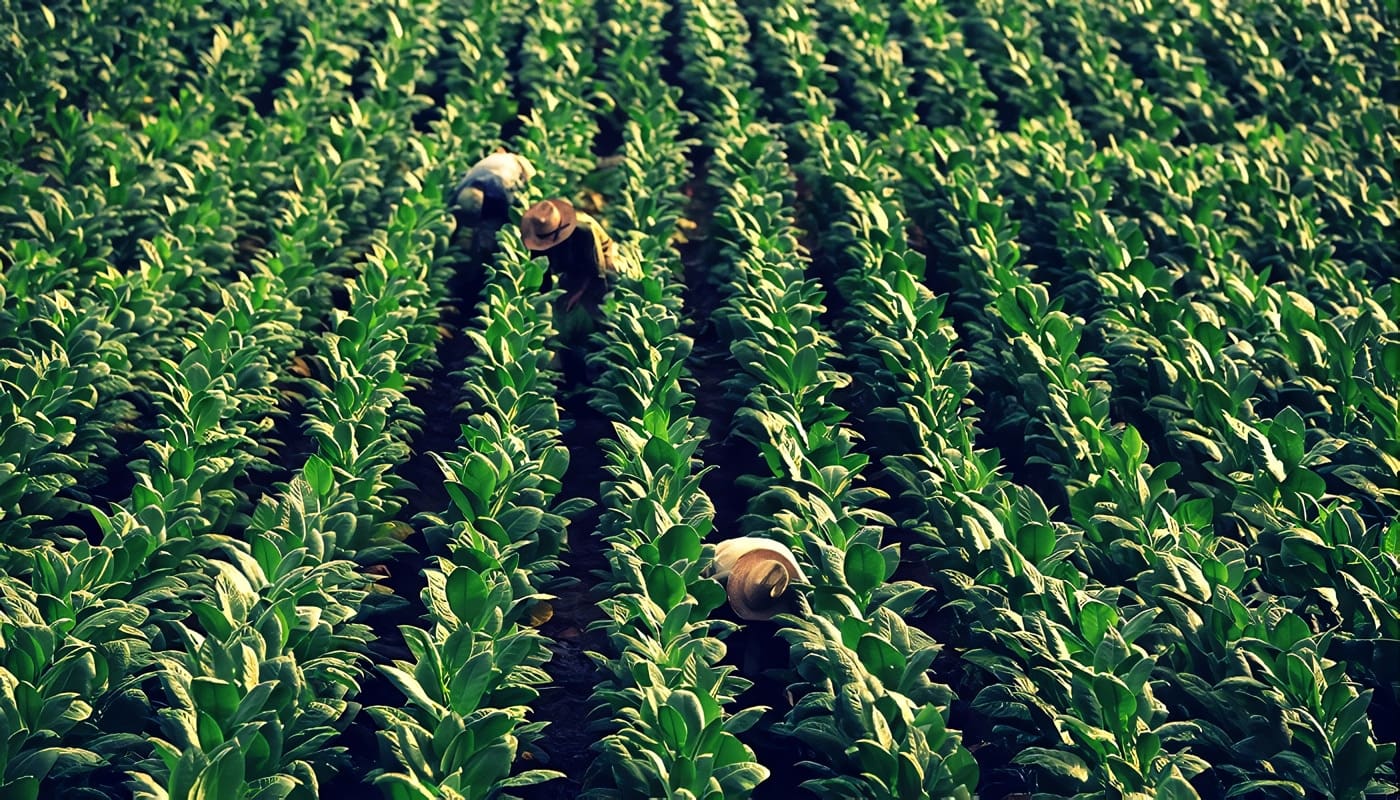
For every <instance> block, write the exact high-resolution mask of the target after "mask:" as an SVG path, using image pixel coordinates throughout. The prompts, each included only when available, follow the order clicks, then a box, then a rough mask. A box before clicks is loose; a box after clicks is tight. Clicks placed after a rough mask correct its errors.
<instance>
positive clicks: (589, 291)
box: [520, 199, 641, 342]
mask: <svg viewBox="0 0 1400 800" xmlns="http://www.w3.org/2000/svg"><path fill="white" fill-rule="evenodd" d="M520 238H521V239H523V240H524V242H525V246H526V247H527V248H529V249H530V252H531V253H533V254H534V255H540V254H544V255H547V256H548V257H549V272H548V273H546V275H545V285H544V288H545V290H548V289H550V288H551V284H552V281H554V280H558V281H559V287H560V288H561V289H563V290H564V298H563V301H562V306H561V308H559V309H556V313H555V320H554V326H555V329H556V330H558V331H559V337H560V339H561V340H562V341H564V342H582V341H584V340H586V339H587V337H588V334H589V333H591V332H592V331H593V329H594V328H595V327H596V326H595V323H596V320H597V318H598V317H599V316H600V315H601V306H602V303H603V298H604V297H606V296H607V293H608V292H609V291H610V290H611V289H612V288H613V287H614V286H616V285H617V279H618V278H619V277H624V276H625V277H628V278H634V279H635V278H638V277H640V272H641V267H640V266H639V265H638V264H637V263H636V262H635V260H634V259H632V258H630V257H628V256H626V255H624V254H623V253H622V252H621V251H620V249H619V248H618V246H617V243H616V242H614V241H613V240H612V237H610V236H608V234H607V231H605V230H603V226H602V225H601V224H600V223H599V222H598V220H596V219H594V218H593V217H592V216H590V215H588V214H585V213H583V212H582V211H577V210H575V209H574V207H573V204H571V203H570V202H569V201H567V200H558V199H555V200H544V201H541V202H539V203H536V204H535V205H533V206H531V207H530V208H529V210H527V211H526V212H525V215H524V216H523V217H522V218H521V220H520Z"/></svg>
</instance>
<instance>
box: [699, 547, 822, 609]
mask: <svg viewBox="0 0 1400 800" xmlns="http://www.w3.org/2000/svg"><path fill="white" fill-rule="evenodd" d="M714 577H715V578H716V579H718V580H720V581H722V582H723V583H724V592H725V594H726V595H728V597H729V607H730V608H732V609H734V613H735V614H737V615H738V616H739V617H740V619H747V620H766V619H772V618H773V616H774V615H776V614H779V613H782V612H783V611H785V610H787V609H788V606H789V600H790V599H791V598H790V596H789V595H788V587H789V586H791V585H792V582H793V581H806V578H805V577H803V575H802V569H801V568H800V567H799V566H798V565H797V559H796V558H795V557H794V556H793V554H792V550H789V549H788V547H787V546H786V545H784V544H782V543H781V542H775V541H773V540H772V539H763V538H760V537H758V536H740V537H737V538H734V539H726V540H724V541H722V542H720V543H719V544H717V545H715V563H714Z"/></svg>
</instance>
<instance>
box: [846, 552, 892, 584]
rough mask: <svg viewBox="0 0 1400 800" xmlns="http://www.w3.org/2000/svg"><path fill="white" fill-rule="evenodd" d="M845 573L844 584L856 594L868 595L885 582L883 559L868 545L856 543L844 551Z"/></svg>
mask: <svg viewBox="0 0 1400 800" xmlns="http://www.w3.org/2000/svg"><path fill="white" fill-rule="evenodd" d="M845 573H846V575H845V577H846V584H847V585H848V586H850V587H851V589H852V590H854V591H855V593H856V594H858V595H861V596H866V595H869V594H870V593H871V592H873V591H875V589H876V588H877V587H878V586H880V584H882V583H884V582H885V558H884V556H882V555H880V551H879V550H876V549H875V548H873V547H871V546H870V545H868V544H865V543H864V542H860V543H857V544H855V545H852V546H851V549H850V550H847V551H846V564H845Z"/></svg>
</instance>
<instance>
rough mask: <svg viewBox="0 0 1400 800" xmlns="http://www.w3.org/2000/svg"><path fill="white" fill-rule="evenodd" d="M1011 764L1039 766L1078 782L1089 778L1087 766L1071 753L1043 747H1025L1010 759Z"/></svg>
mask: <svg viewBox="0 0 1400 800" xmlns="http://www.w3.org/2000/svg"><path fill="white" fill-rule="evenodd" d="M1011 762H1012V763H1013V764H1022V765H1025V766H1031V767H1039V768H1041V769H1043V770H1045V771H1046V772H1049V773H1050V774H1052V775H1055V776H1057V777H1060V778H1068V779H1070V780H1072V781H1076V782H1078V783H1083V782H1084V781H1087V780H1089V767H1088V766H1086V765H1085V764H1084V760H1083V759H1081V758H1080V757H1079V756H1077V755H1075V754H1073V753H1066V752H1064V751H1062V750H1050V749H1048V748H1044V747H1027V748H1026V749H1024V750H1022V751H1021V752H1020V753H1018V754H1017V755H1016V757H1015V758H1013V759H1011Z"/></svg>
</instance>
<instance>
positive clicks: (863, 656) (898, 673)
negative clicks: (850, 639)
mask: <svg viewBox="0 0 1400 800" xmlns="http://www.w3.org/2000/svg"><path fill="white" fill-rule="evenodd" d="M856 655H857V656H858V657H859V658H860V662H861V663H862V664H864V665H865V668H866V669H868V670H869V671H870V672H871V674H873V675H874V676H875V677H877V678H879V679H880V680H881V681H882V682H884V683H885V684H886V685H887V686H889V687H890V688H897V687H898V685H899V681H900V678H901V677H903V675H904V667H905V665H906V662H905V660H904V655H903V654H902V653H900V652H899V651H898V650H897V649H895V647H894V645H892V644H890V643H889V642H887V641H885V640H884V639H882V638H880V637H879V636H876V635H875V634H873V633H867V634H865V635H864V636H861V637H860V641H859V642H858V643H857V644H856Z"/></svg>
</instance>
